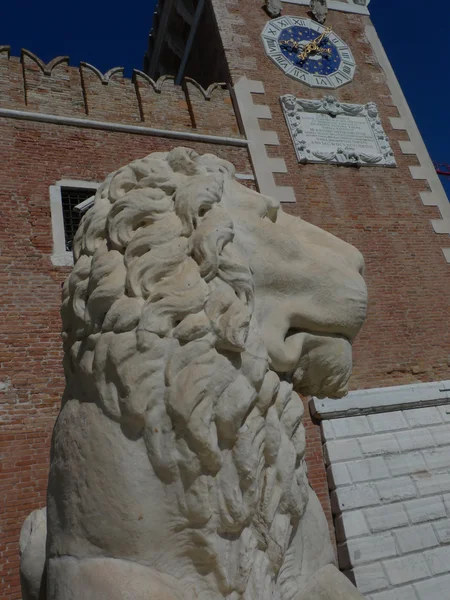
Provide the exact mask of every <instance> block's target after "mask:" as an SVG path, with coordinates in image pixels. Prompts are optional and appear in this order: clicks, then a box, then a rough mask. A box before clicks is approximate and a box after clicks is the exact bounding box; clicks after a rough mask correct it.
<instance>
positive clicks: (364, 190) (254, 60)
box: [212, 0, 450, 389]
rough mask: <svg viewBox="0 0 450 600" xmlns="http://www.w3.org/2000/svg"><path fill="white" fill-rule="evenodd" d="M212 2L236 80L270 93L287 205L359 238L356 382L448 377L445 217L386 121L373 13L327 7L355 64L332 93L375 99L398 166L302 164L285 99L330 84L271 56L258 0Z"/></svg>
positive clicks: (258, 99) (303, 11) (399, 134)
mask: <svg viewBox="0 0 450 600" xmlns="http://www.w3.org/2000/svg"><path fill="white" fill-rule="evenodd" d="M212 2H213V5H214V9H215V12H216V16H217V20H218V23H219V27H220V31H221V35H222V39H223V43H224V48H225V53H226V56H227V60H228V64H229V68H230V71H231V75H232V78H233V83H234V84H236V82H237V81H238V80H239V78H240V77H241V76H243V75H246V76H247V77H248V78H249V79H253V80H258V81H261V82H262V83H263V85H264V90H265V93H264V94H257V95H254V102H255V104H264V105H266V106H267V107H268V108H269V109H270V112H271V114H272V118H271V119H267V118H266V119H264V120H260V121H259V123H260V127H261V129H263V130H265V129H267V130H271V131H275V132H276V133H277V134H278V138H279V140H280V144H279V145H273V146H267V147H266V150H267V153H268V154H269V156H272V157H282V158H283V159H284V160H285V162H286V166H287V173H286V174H282V173H275V179H276V183H277V184H278V185H280V186H292V187H293V188H294V191H295V194H296V198H297V203H296V204H295V205H291V204H286V205H285V207H284V209H285V210H286V211H288V212H290V213H292V214H296V215H299V216H301V217H303V218H304V219H306V220H307V221H310V222H312V223H314V224H316V225H318V226H320V227H322V228H324V229H326V230H328V231H330V232H331V233H334V234H335V235H337V236H339V237H341V238H343V239H345V240H347V241H348V242H350V243H352V244H354V245H355V246H356V247H357V248H359V249H360V250H361V252H362V253H363V255H364V257H365V259H366V280H367V283H368V288H369V299H370V303H369V313H368V319H367V322H366V324H365V326H364V328H363V330H362V332H361V334H360V335H359V337H358V338H357V339H356V342H355V344H354V375H353V378H352V380H351V388H352V389H361V388H372V387H378V386H387V385H400V384H408V383H411V382H414V381H435V380H439V379H446V378H448V372H449V365H448V360H449V355H450V330H449V328H448V326H447V320H448V314H449V310H450V297H449V294H448V286H449V283H450V268H449V265H448V264H447V263H446V261H445V258H444V256H443V253H442V247H443V246H445V245H448V241H447V240H448V236H445V235H438V234H436V233H434V231H433V228H432V226H431V224H430V220H431V219H436V218H439V217H440V214H439V211H438V210H437V209H436V208H435V207H432V206H424V204H423V203H422V200H421V197H420V192H426V191H427V190H428V186H427V184H426V182H424V181H421V180H415V179H413V178H412V176H411V171H410V169H409V167H410V166H414V165H418V164H419V163H418V160H417V158H416V157H415V156H407V155H405V154H403V152H402V151H401V148H400V145H399V142H400V141H402V140H403V141H404V140H407V139H408V136H407V134H406V132H405V131H401V130H398V129H394V128H393V126H392V124H391V122H390V118H391V117H398V116H399V113H398V110H397V108H396V107H395V106H394V102H393V99H392V97H391V92H390V90H389V88H388V86H387V81H386V77H385V74H384V72H383V71H382V69H381V67H380V65H379V64H378V62H377V59H376V57H375V55H374V53H373V50H372V47H371V45H370V44H369V41H368V39H367V38H366V35H365V26H366V25H367V24H370V19H369V18H368V17H365V16H361V15H356V14H348V13H341V12H337V11H330V12H329V16H328V19H327V25H330V26H331V27H332V28H333V30H334V31H335V32H336V33H337V34H338V35H339V36H341V37H342V38H343V39H344V41H345V42H346V43H347V44H348V45H349V46H350V48H351V50H352V52H353V55H354V58H355V60H356V64H357V71H356V75H355V78H354V80H353V82H351V83H349V84H347V85H345V86H343V87H342V88H339V89H338V90H335V91H332V93H333V95H335V96H336V97H337V98H338V100H340V101H345V102H350V103H360V104H365V103H367V102H369V101H374V102H376V103H377V105H378V107H379V111H380V114H381V121H382V124H383V127H384V130H385V131H386V133H387V135H388V136H389V138H390V141H391V146H392V148H393V150H394V153H395V159H396V161H397V165H398V166H397V168H394V169H387V168H381V167H371V168H368V167H365V168H360V169H356V168H348V167H338V166H333V165H313V164H307V165H299V164H298V162H297V158H296V156H295V152H294V147H293V144H292V141H291V138H290V135H289V132H288V129H287V126H286V123H285V120H284V116H283V114H282V110H281V107H280V101H279V98H280V96H281V95H284V94H288V93H292V94H294V95H296V96H298V97H303V98H322V97H323V96H324V95H327V94H329V93H330V91H329V90H324V89H318V88H314V89H313V88H309V87H307V86H305V85H303V84H301V83H299V82H297V81H294V80H292V79H290V78H289V77H287V76H286V75H284V73H283V72H282V71H281V70H280V69H278V68H277V67H276V66H275V65H274V64H273V63H272V61H271V60H270V59H269V58H268V57H266V55H265V53H264V48H263V45H262V42H261V38H260V34H261V31H262V29H263V27H264V25H265V24H266V23H267V20H268V16H267V14H266V13H265V12H264V10H263V8H262V3H260V4H258V3H256V4H255V2H254V0H240V1H239V2H238V1H237V0H212ZM284 14H285V15H298V16H303V17H305V16H309V15H308V8H307V7H303V6H297V5H294V4H288V3H286V4H285V5H284ZM444 238H445V239H444Z"/></svg>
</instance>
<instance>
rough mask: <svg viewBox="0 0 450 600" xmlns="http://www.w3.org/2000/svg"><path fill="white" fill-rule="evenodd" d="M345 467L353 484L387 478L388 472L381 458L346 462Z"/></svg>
mask: <svg viewBox="0 0 450 600" xmlns="http://www.w3.org/2000/svg"><path fill="white" fill-rule="evenodd" d="M346 465H347V469H348V471H349V473H350V477H351V479H352V481H353V482H354V483H357V482H359V481H373V480H374V479H385V478H387V477H389V471H388V469H387V467H386V464H385V462H384V459H383V458H382V457H381V456H380V457H379V456H377V457H375V458H365V459H364V460H358V461H352V462H348V463H346Z"/></svg>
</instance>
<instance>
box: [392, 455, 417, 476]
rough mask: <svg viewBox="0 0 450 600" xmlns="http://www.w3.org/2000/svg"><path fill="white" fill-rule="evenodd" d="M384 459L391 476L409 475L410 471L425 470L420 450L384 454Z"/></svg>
mask: <svg viewBox="0 0 450 600" xmlns="http://www.w3.org/2000/svg"><path fill="white" fill-rule="evenodd" d="M385 461H386V464H387V466H388V467H389V471H390V472H391V475H392V476H393V477H397V476H399V475H411V474H412V473H418V472H420V471H426V470H427V468H426V465H425V461H424V459H423V457H422V454H421V453H420V452H407V453H402V454H392V456H386V457H385Z"/></svg>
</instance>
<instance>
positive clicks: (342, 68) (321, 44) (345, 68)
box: [261, 17, 356, 89]
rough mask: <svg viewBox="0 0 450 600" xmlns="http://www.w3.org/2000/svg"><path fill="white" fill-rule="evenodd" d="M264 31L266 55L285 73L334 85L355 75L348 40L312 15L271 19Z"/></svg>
mask: <svg viewBox="0 0 450 600" xmlns="http://www.w3.org/2000/svg"><path fill="white" fill-rule="evenodd" d="M261 35H262V40H263V44H264V48H265V50H266V54H267V56H268V57H269V58H270V59H271V60H272V61H273V62H274V63H275V64H276V65H277V66H278V67H279V68H280V69H281V70H282V71H284V72H285V73H286V75H288V76H289V77H292V78H293V79H297V80H298V81H301V82H302V83H305V84H306V85H309V86H311V87H320V88H331V89H335V88H338V87H341V85H345V84H346V83H349V82H350V81H351V80H352V79H353V76H354V75H355V70H356V64H355V60H354V58H353V54H352V52H351V50H350V48H349V47H348V46H347V44H346V43H345V42H344V41H343V40H342V39H341V38H340V37H339V36H337V35H336V34H335V33H334V32H333V31H332V30H331V28H329V27H324V26H323V25H320V23H316V22H315V21H312V20H311V19H302V18H300V17H279V18H278V19H272V20H271V21H269V22H268V23H267V24H266V26H265V27H264V29H263V31H262V34H261Z"/></svg>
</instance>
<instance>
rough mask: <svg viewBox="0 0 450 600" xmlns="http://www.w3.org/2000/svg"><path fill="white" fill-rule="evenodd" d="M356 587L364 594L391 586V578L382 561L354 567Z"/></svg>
mask: <svg viewBox="0 0 450 600" xmlns="http://www.w3.org/2000/svg"><path fill="white" fill-rule="evenodd" d="M353 577H354V578H355V582H356V587H357V588H358V589H359V591H360V592H361V593H362V594H368V593H370V592H378V591H379V590H384V589H385V588H387V587H388V586H389V580H388V578H387V576H386V573H385V572H384V569H383V567H382V566H381V563H379V562H378V563H377V562H375V563H370V564H368V565H361V566H359V567H355V568H354V569H353Z"/></svg>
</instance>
